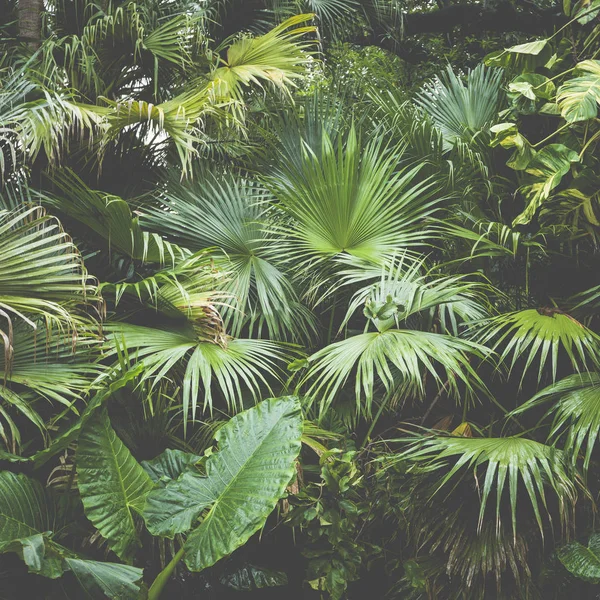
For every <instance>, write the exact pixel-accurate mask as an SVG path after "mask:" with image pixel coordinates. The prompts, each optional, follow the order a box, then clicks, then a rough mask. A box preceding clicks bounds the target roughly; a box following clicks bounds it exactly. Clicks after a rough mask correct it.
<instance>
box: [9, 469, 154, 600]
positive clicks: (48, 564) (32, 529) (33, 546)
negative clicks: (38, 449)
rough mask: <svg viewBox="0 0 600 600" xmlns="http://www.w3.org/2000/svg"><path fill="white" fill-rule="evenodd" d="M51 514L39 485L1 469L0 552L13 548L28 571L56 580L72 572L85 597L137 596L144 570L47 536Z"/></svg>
mask: <svg viewBox="0 0 600 600" xmlns="http://www.w3.org/2000/svg"><path fill="white" fill-rule="evenodd" d="M52 524H53V517H52V515H51V514H50V511H49V509H48V502H47V500H46V495H45V493H44V490H43V488H42V486H41V485H40V484H39V483H38V482H37V481H35V480H34V479H31V478H29V477H26V476H25V475H15V474H14V473H11V472H9V471H2V472H0V552H16V553H17V554H19V555H20V556H21V557H22V558H23V561H24V562H25V564H26V565H27V567H28V569H29V572H31V573H35V574H37V575H42V576H44V577H49V578H52V579H56V578H58V577H60V576H61V575H62V574H63V573H64V572H65V571H68V570H71V571H73V573H74V574H75V576H76V577H77V579H78V580H79V582H80V584H81V586H82V588H83V589H84V590H85V591H86V592H87V594H89V595H86V596H85V597H91V598H98V600H104V599H105V598H106V597H109V598H111V599H112V600H136V599H137V598H138V597H139V592H140V587H139V585H136V584H137V582H139V581H140V580H141V578H142V574H143V571H142V569H138V568H135V567H129V566H125V565H119V564H114V563H103V562H96V561H90V560H84V559H80V558H78V556H77V555H76V554H75V553H74V552H72V551H71V550H69V549H68V548H65V547H64V546H61V545H60V544H57V543H56V542H54V541H53V540H52V539H51V536H52V532H51V531H50V528H51V526H52Z"/></svg>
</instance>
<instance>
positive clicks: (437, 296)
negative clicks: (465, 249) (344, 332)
mask: <svg viewBox="0 0 600 600" xmlns="http://www.w3.org/2000/svg"><path fill="white" fill-rule="evenodd" d="M361 270H362V272H363V273H362V274H363V277H361ZM346 273H347V275H346ZM346 273H345V279H346V281H345V283H347V284H348V283H357V282H358V281H359V280H360V279H362V278H364V279H366V278H367V277H369V276H370V278H373V279H374V277H373V275H374V274H375V273H376V269H365V268H364V267H362V269H361V267H358V268H357V269H356V274H355V275H354V276H353V277H352V276H351V275H352V271H347V272H346ZM377 279H378V280H377V281H375V282H373V283H370V284H369V285H367V286H365V287H363V288H361V289H359V290H358V291H357V292H355V293H354V295H353V296H352V299H351V300H350V305H349V307H348V311H347V313H346V317H345V319H344V321H343V322H342V327H344V326H345V325H346V324H347V322H348V321H349V320H350V318H351V317H352V316H353V315H354V314H355V313H356V312H357V311H358V310H359V309H360V308H363V312H364V314H365V316H368V317H369V318H370V319H371V320H372V321H373V323H374V325H375V326H376V327H377V329H378V330H379V331H383V330H385V329H386V328H389V327H392V326H394V325H395V326H396V327H399V326H400V323H402V322H406V321H407V320H408V319H409V318H410V317H411V316H413V315H419V314H421V315H422V317H423V321H424V324H425V325H429V324H430V322H431V321H432V320H434V319H435V318H437V319H438V320H439V324H440V326H441V331H442V332H443V333H451V334H453V335H458V334H459V331H458V330H459V324H461V323H463V324H464V323H469V322H472V321H478V320H481V319H483V318H485V317H486V316H487V315H488V311H487V310H486V303H487V300H486V293H488V294H489V293H490V290H489V288H487V287H486V286H483V285H482V284H480V283H478V282H476V281H472V280H471V281H470V280H469V279H468V278H467V277H465V276H462V275H458V276H453V277H440V276H439V275H438V274H434V273H431V272H430V273H427V272H426V270H425V259H424V258H419V259H412V257H409V256H408V255H406V254H404V255H401V256H400V257H392V258H391V259H390V260H389V261H388V264H384V266H383V267H382V268H381V269H380V275H379V276H378V277H377Z"/></svg>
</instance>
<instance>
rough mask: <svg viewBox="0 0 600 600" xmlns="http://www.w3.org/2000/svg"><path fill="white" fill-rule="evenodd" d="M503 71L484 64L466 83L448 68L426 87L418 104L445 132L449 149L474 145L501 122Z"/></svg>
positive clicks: (473, 71) (468, 77) (418, 97)
mask: <svg viewBox="0 0 600 600" xmlns="http://www.w3.org/2000/svg"><path fill="white" fill-rule="evenodd" d="M502 74H503V72H502V70H501V69H489V68H487V67H485V66H484V65H483V64H480V65H479V66H477V67H476V68H475V69H473V70H472V71H470V72H469V73H468V75H467V78H466V83H463V81H462V80H461V79H460V77H459V76H458V75H456V74H455V73H454V71H453V70H452V68H451V67H448V69H447V70H446V72H445V73H443V74H442V75H441V76H439V77H437V78H436V79H435V80H434V81H433V82H431V83H429V84H427V85H425V87H424V88H423V90H422V91H421V92H420V93H419V94H418V95H417V98H416V103H417V105H418V106H419V107H420V108H421V109H423V110H424V111H425V112H426V113H427V114H429V115H431V118H432V119H433V121H434V123H435V124H436V125H437V126H438V127H439V128H440V130H441V131H442V133H443V136H444V141H445V142H446V144H447V145H448V146H454V145H455V144H456V143H457V142H460V141H462V142H472V141H473V140H474V138H475V137H476V136H478V135H481V134H482V132H485V131H486V130H487V129H488V128H489V127H490V126H491V125H493V124H494V123H495V122H496V120H497V119H498V111H499V110H500V108H501V106H502V102H503V93H502Z"/></svg>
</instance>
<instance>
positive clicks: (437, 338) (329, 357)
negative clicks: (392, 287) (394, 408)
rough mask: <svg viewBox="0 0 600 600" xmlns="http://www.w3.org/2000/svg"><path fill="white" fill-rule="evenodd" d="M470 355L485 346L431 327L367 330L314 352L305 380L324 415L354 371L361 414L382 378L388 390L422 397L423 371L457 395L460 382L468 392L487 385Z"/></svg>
mask: <svg viewBox="0 0 600 600" xmlns="http://www.w3.org/2000/svg"><path fill="white" fill-rule="evenodd" d="M469 355H471V356H473V357H477V358H483V357H484V356H485V350H484V348H482V347H481V346H479V345H477V344H474V343H472V342H468V341H466V340H461V339H459V338H455V337H452V336H447V335H443V334H439V333H429V332H425V331H411V330H398V329H387V330H386V331H383V332H377V333H363V334H362V335H355V336H353V337H349V338H347V339H345V340H343V341H341V342H336V343H335V344H331V345H329V346H326V347H325V348H323V349H322V350H319V351H318V352H316V353H315V354H313V355H312V356H310V357H309V358H308V365H309V368H308V371H307V373H306V375H305V376H304V378H303V379H302V381H301V384H306V383H308V384H309V387H308V390H307V394H308V396H310V398H312V399H313V402H314V401H315V400H317V401H318V402H319V409H320V413H321V415H322V414H324V413H325V412H326V411H327V409H328V408H329V407H330V405H331V404H332V402H333V401H334V399H335V397H336V395H337V394H338V393H339V392H340V390H341V389H342V388H343V387H344V386H345V385H346V383H347V382H348V380H349V379H350V378H351V376H352V377H354V378H355V381H354V394H355V397H356V409H357V414H358V413H360V412H361V411H362V412H364V413H365V414H366V415H370V413H371V406H372V402H373V395H374V391H375V386H376V385H377V384H379V383H381V384H383V386H384V387H385V389H386V390H387V391H390V390H392V389H394V388H401V389H402V390H403V393H405V394H407V395H415V396H417V397H422V396H423V394H424V391H425V390H424V387H423V374H424V373H429V374H430V375H431V376H432V377H433V380H434V381H435V382H436V384H437V385H438V388H440V389H446V390H447V391H448V393H449V394H450V395H452V396H454V397H456V398H459V397H460V393H459V383H462V384H463V385H464V386H465V387H466V389H467V390H468V391H473V390H474V388H476V387H479V386H480V387H482V388H483V387H484V386H483V383H482V382H481V380H480V379H479V377H478V376H477V373H476V372H475V370H474V369H473V367H472V366H471V364H470V362H469ZM363 398H364V406H363V403H362V399H363Z"/></svg>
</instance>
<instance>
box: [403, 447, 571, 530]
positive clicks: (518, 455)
mask: <svg viewBox="0 0 600 600" xmlns="http://www.w3.org/2000/svg"><path fill="white" fill-rule="evenodd" d="M395 460H407V461H409V462H413V463H415V465H416V466H417V467H418V468H423V469H426V470H427V471H428V472H434V471H439V470H444V471H447V472H446V473H445V474H444V475H443V477H442V479H441V481H440V483H439V484H438V485H437V486H436V488H437V489H436V490H435V492H434V493H438V492H439V491H441V490H443V489H444V490H445V489H447V486H448V484H449V483H451V482H453V481H455V480H456V479H457V478H462V477H464V476H465V473H466V470H467V469H471V468H472V469H473V474H474V477H475V480H476V482H477V481H479V480H478V479H477V473H478V469H479V468H480V467H482V466H483V465H485V478H484V480H483V484H482V487H481V496H480V509H479V529H480V530H481V528H482V526H483V524H484V519H485V511H486V507H487V505H488V502H489V501H490V497H491V496H492V491H493V492H494V494H495V496H496V510H495V522H496V528H497V530H499V529H500V526H501V507H502V500H503V491H504V488H505V485H506V483H507V481H508V494H509V504H510V515H511V522H512V529H513V535H514V537H515V539H516V536H517V495H518V488H519V486H520V485H523V486H524V488H525V490H526V491H527V496H528V497H529V501H530V503H531V507H532V509H533V512H534V514H535V520H536V522H537V524H538V527H539V529H540V533H541V535H542V537H543V535H544V532H543V521H542V509H543V510H545V511H546V514H547V516H548V517H549V518H551V515H550V513H549V511H548V503H547V498H546V491H551V492H553V494H554V496H555V497H556V500H557V501H558V506H559V514H560V518H561V520H562V521H563V522H567V521H568V520H569V511H570V510H571V508H572V507H573V506H574V504H575V501H576V497H577V491H576V488H575V485H574V483H573V477H572V474H571V473H570V472H569V470H568V469H567V465H566V462H565V458H564V455H563V453H562V452H561V451H560V450H557V449H555V448H553V447H551V446H546V445H544V444H540V443H539V442H536V441H534V440H529V439H525V438H521V437H506V438H466V437H441V436H438V437H423V438H420V439H418V440H416V441H415V442H414V444H413V445H412V446H411V447H410V448H409V449H408V450H406V451H405V452H403V453H401V454H400V455H398V456H397V457H396V458H395V459H393V460H392V462H393V461H395Z"/></svg>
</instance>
